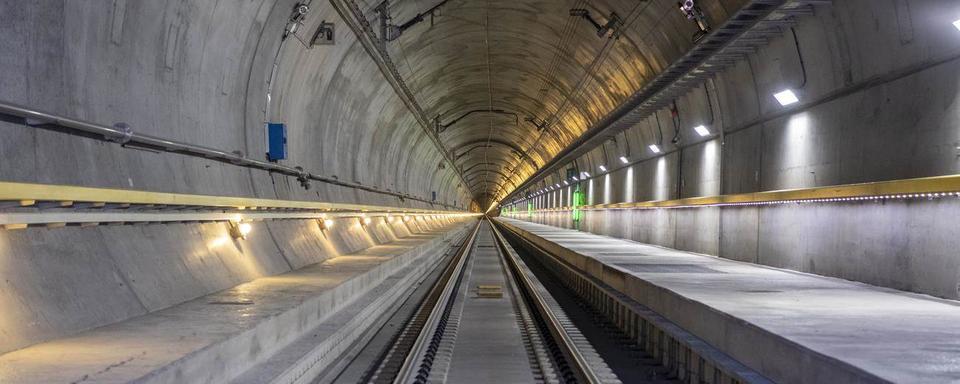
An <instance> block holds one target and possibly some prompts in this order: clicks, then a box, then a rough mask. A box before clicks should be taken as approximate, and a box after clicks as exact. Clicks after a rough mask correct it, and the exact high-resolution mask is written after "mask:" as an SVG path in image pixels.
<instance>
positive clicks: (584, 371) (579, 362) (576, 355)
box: [490, 220, 620, 384]
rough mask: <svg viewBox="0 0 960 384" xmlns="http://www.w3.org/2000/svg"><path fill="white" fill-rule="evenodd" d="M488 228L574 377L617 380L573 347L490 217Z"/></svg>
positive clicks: (600, 381) (593, 381)
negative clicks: (602, 372) (600, 372)
mask: <svg viewBox="0 0 960 384" xmlns="http://www.w3.org/2000/svg"><path fill="white" fill-rule="evenodd" d="M490 228H491V229H492V231H493V236H494V238H495V239H496V242H497V246H498V247H499V248H500V250H501V254H502V255H503V257H504V258H505V259H506V260H507V261H508V262H509V263H510V265H511V266H512V267H513V268H512V269H513V270H514V272H515V273H513V276H514V278H515V279H517V280H518V282H519V283H520V286H521V287H522V288H521V289H523V290H524V291H525V292H526V293H527V294H528V295H529V297H530V298H531V299H533V300H532V301H533V302H532V303H531V304H532V305H533V306H534V309H535V310H536V311H537V312H539V313H540V314H541V315H542V317H543V319H544V320H545V323H546V324H547V327H548V328H549V332H550V334H551V335H552V336H553V337H554V339H555V340H556V341H557V342H558V343H557V344H558V345H559V346H560V348H561V349H562V350H563V353H564V355H565V356H566V357H567V358H568V363H572V366H573V368H574V370H575V371H576V373H575V374H576V375H577V377H578V379H580V381H582V382H585V383H590V384H603V383H611V382H615V383H619V382H620V381H619V379H616V377H615V376H614V377H613V378H609V377H608V378H606V379H604V376H609V375H601V374H599V373H598V372H596V371H595V369H594V366H593V364H591V363H590V362H589V360H588V358H587V357H586V356H585V355H584V354H583V353H582V352H581V350H580V348H579V347H577V343H576V341H575V340H574V338H573V337H572V336H571V335H570V334H569V333H568V332H567V330H566V327H565V326H564V324H563V321H561V319H560V318H559V317H558V316H557V314H556V313H555V312H554V311H553V309H552V308H551V306H550V305H549V304H548V303H547V301H546V299H545V298H544V296H543V295H542V294H541V293H540V291H539V290H538V289H535V288H534V287H535V285H534V284H535V283H534V281H533V279H532V277H531V276H530V275H528V274H527V273H524V272H525V271H523V270H521V268H520V265H521V263H522V262H521V261H519V260H518V259H517V257H516V255H514V254H513V252H510V249H509V246H508V245H507V241H506V239H504V237H503V235H502V234H501V233H500V231H499V229H497V227H496V225H494V224H493V221H492V220H491V221H490ZM537 283H539V282H537Z"/></svg>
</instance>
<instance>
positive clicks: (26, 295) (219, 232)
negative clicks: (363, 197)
mask: <svg viewBox="0 0 960 384" xmlns="http://www.w3.org/2000/svg"><path fill="white" fill-rule="evenodd" d="M373 220H374V221H373V223H371V224H370V225H367V226H363V225H361V224H360V222H359V220H358V219H340V220H337V223H336V224H335V226H334V228H331V229H329V230H325V231H321V230H320V227H319V226H318V225H317V224H316V222H315V221H313V220H281V221H271V222H267V221H265V222H259V223H253V230H252V231H251V233H250V235H248V237H247V239H245V240H234V239H233V238H232V237H231V236H230V234H229V233H228V226H227V224H225V223H207V224H162V225H132V226H106V227H96V228H79V227H66V228H58V229H57V230H45V229H36V230H34V229H30V230H23V231H16V232H0V247H2V249H3V259H2V261H0V274H2V276H4V278H3V279H4V280H3V281H2V283H3V285H2V288H3V289H0V307H2V308H3V309H4V311H3V314H2V315H0V353H3V352H9V351H12V350H16V349H19V348H23V347H26V346H28V345H31V344H36V343H39V342H42V341H46V340H51V339H55V338H58V337H63V336H67V335H70V334H74V333H76V332H80V331H83V330H86V329H91V328H95V327H97V326H100V325H105V324H111V323H115V322H118V321H122V320H125V319H128V318H132V317H135V316H139V315H143V314H146V313H150V312H154V311H158V310H161V309H164V308H167V307H170V306H173V305H176V304H179V303H182V302H185V301H188V300H192V299H195V298H197V297H200V296H204V295H207V294H210V293H213V292H217V291H220V290H223V289H227V288H230V287H233V286H236V285H239V284H242V283H245V282H248V281H251V280H254V279H256V278H259V277H264V276H271V275H276V274H280V273H284V272H288V271H291V270H296V269H299V268H302V267H305V266H307V265H311V264H315V263H319V262H323V261H324V260H327V259H329V258H332V257H336V256H339V255H342V254H348V253H352V252H356V251H360V250H363V249H366V248H369V247H371V246H375V245H381V244H389V243H390V242H393V241H396V240H397V239H402V238H406V237H410V236H412V235H417V234H426V233H429V232H433V234H432V235H437V234H439V232H436V231H439V230H441V229H451V228H452V227H451V225H455V224H456V223H458V222H462V221H463V220H462V219H460V220H453V219H436V220H434V219H429V218H416V219H411V220H410V221H409V222H403V221H402V220H394V221H393V222H387V221H386V219H384V218H382V217H380V218H374V219H373Z"/></svg>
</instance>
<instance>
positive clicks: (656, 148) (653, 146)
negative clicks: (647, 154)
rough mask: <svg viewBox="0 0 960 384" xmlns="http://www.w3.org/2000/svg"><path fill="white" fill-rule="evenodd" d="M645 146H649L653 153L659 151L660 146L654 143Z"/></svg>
mask: <svg viewBox="0 0 960 384" xmlns="http://www.w3.org/2000/svg"><path fill="white" fill-rule="evenodd" d="M647 148H650V151H651V152H653V153H660V146H659V145H656V144H650V146H648V147H647Z"/></svg>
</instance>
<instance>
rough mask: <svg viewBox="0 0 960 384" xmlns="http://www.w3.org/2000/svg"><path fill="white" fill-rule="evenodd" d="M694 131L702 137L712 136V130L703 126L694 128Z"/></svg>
mask: <svg viewBox="0 0 960 384" xmlns="http://www.w3.org/2000/svg"><path fill="white" fill-rule="evenodd" d="M693 130H694V131H697V134H698V135H700V137H704V136H710V130H709V129H707V127H705V126H703V125H698V126H696V127H693Z"/></svg>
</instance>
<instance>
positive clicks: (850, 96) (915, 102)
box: [518, 0, 960, 299]
mask: <svg viewBox="0 0 960 384" xmlns="http://www.w3.org/2000/svg"><path fill="white" fill-rule="evenodd" d="M957 19H960V3H957V2H954V1H938V0H923V1H900V0H897V1H892V2H877V1H867V0H853V1H835V2H833V4H832V5H831V6H828V7H818V8H817V10H816V12H815V14H814V15H813V16H811V17H807V18H805V19H803V21H802V22H801V23H800V24H799V25H797V26H796V27H794V28H793V29H792V30H786V31H785V33H784V34H783V36H781V37H778V38H775V39H772V40H771V41H770V44H769V45H768V46H766V47H764V48H763V49H761V50H759V51H758V52H757V53H755V54H750V55H748V56H747V58H746V60H743V61H741V62H740V63H739V64H738V65H737V66H735V67H733V68H731V69H728V70H726V71H724V72H722V73H721V74H720V75H719V76H717V77H716V78H715V79H713V80H711V81H708V82H707V83H706V84H705V85H704V86H703V87H701V88H700V89H697V90H694V91H692V92H691V93H689V94H687V95H684V96H681V97H679V98H678V99H677V108H678V116H677V118H676V119H674V118H673V117H672V116H671V113H670V111H669V110H666V109H665V110H661V111H659V112H658V113H657V115H656V116H651V117H650V118H649V119H647V121H646V122H645V123H643V124H640V125H638V126H636V127H634V128H632V129H630V130H628V131H626V132H625V133H623V134H620V135H618V136H617V138H616V140H615V141H610V142H608V143H606V144H605V145H604V146H603V147H602V148H597V149H595V150H594V151H593V152H591V153H590V154H588V155H587V156H585V157H583V158H582V159H580V160H578V161H577V163H576V167H578V168H579V169H580V170H583V171H588V172H590V173H591V174H592V176H594V177H593V178H592V179H590V180H588V181H585V182H582V183H581V187H582V188H583V189H584V191H585V192H587V193H588V196H587V200H588V201H592V202H593V203H594V204H609V203H619V202H629V201H649V200H665V199H677V198H684V197H693V196H710V195H716V194H732V193H746V192H756V191H768V190H777V189H787V188H804V187H818V186H827V185H837V184H847V183H859V182H870V181H881V180H892V179H901V178H912V177H923V176H936V175H946V174H956V173H958V172H960V152H958V149H957V148H960V146H958V145H957V143H960V135H958V133H957V132H958V131H957V129H956V127H957V126H960V118H958V116H960V103H958V98H957V94H958V93H957V86H958V82H957V81H955V79H956V77H957V76H956V74H957V73H958V72H960V31H958V30H957V28H956V27H954V26H953V25H952V22H953V21H955V20H957ZM794 33H795V34H796V39H795V38H794ZM801 58H802V59H803V65H802V66H801V62H800V60H801ZM785 88H790V89H793V90H795V91H796V92H797V94H798V95H799V97H800V99H801V104H803V103H809V105H807V104H803V105H801V107H799V108H795V109H792V110H785V108H783V107H782V106H780V105H779V104H778V103H777V102H776V101H775V99H774V98H773V96H772V95H773V93H774V92H776V91H778V90H781V89H785ZM677 122H678V123H677ZM701 124H703V125H705V126H706V127H708V129H709V130H710V131H711V133H712V135H711V136H708V137H700V136H699V135H697V134H696V133H694V131H693V128H694V127H695V126H697V125H701ZM677 129H679V133H680V139H681V140H680V142H679V144H678V145H677V144H673V143H671V139H672V138H673V137H674V131H675V130H677ZM660 131H662V135H661V133H660ZM721 131H723V132H724V134H722V135H721V134H720V132H721ZM661 137H662V138H663V140H662V141H660V138H661ZM650 144H660V145H661V147H662V148H663V149H664V151H671V152H670V153H668V154H666V155H664V156H661V157H657V155H655V154H654V153H652V152H651V151H650V150H649V149H648V148H647V146H648V145H650ZM619 156H628V157H629V158H630V160H631V161H632V162H634V163H631V164H630V165H627V166H625V165H623V164H621V163H620V161H619V160H618V157H619ZM681 157H682V159H680V158H681ZM678 162H679V163H681V165H680V166H678V164H677V163H678ZM600 165H605V166H606V167H607V168H608V169H609V170H610V173H609V174H607V175H604V174H602V172H600V171H599V166H600ZM571 166H573V165H571ZM608 175H609V176H608ZM559 176H560V175H553V176H551V177H548V178H547V179H546V180H545V182H544V184H543V185H542V186H540V187H538V188H543V187H544V186H549V185H555V184H556V183H560V182H561V181H560V179H559V178H558V177H559ZM608 179H609V180H608ZM591 184H592V187H591ZM572 190H573V186H570V187H564V189H563V191H562V194H563V195H564V196H569V195H570V193H571V191H572ZM560 194H561V192H558V191H551V192H548V193H547V194H546V195H544V196H541V197H537V198H534V201H535V204H536V206H537V207H540V208H551V207H558V206H564V205H568V204H560V203H557V200H556V196H558V195H560ZM518 207H519V210H520V211H524V210H525V209H526V202H521V203H520V204H519V206H518ZM958 209H960V205H957V204H956V203H955V202H950V201H945V202H923V201H921V202H913V203H903V202H891V203H887V204H885V205H877V204H824V205H816V206H815V205H804V206H796V207H794V206H778V207H765V208H740V207H738V208H723V209H716V208H704V209H694V210H676V211H658V210H653V211H635V212H629V213H627V212H587V213H586V219H585V222H584V223H583V224H581V225H580V229H583V230H586V231H591V232H594V233H598V234H603V235H609V236H615V237H621V238H626V239H632V240H636V241H640V242H645V243H651V244H658V245H663V246H668V247H673V248H677V249H682V250H687V251H693V252H700V253H707V254H712V255H719V256H721V257H725V258H730V259H734V260H743V261H750V262H756V263H762V264H766V265H771V266H776V267H782V268H790V269H794V270H798V271H804V272H811V273H816V274H822V275H827V276H835V277H841V278H845V279H851V280H857V281H862V282H866V283H870V284H875V285H880V286H886V287H891V288H896V289H902V290H909V291H914V292H920V293H926V294H931V295H935V296H939V297H945V298H951V299H956V298H960V296H958V293H957V286H958V282H960V278H958V276H960V264H958V262H957V258H956V257H955V250H956V249H957V243H956V240H955V239H956V238H957V237H956V234H955V233H954V232H955V231H954V230H953V226H951V225H949V224H947V221H946V220H948V219H947V218H948V217H952V216H956V215H957V213H958V212H960V211H958ZM534 221H536V222H540V223H546V224H551V225H558V226H563V227H568V228H570V227H573V223H572V222H571V221H570V218H569V216H568V215H558V216H554V214H546V215H545V216H538V217H536V218H534Z"/></svg>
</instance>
